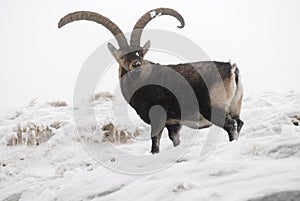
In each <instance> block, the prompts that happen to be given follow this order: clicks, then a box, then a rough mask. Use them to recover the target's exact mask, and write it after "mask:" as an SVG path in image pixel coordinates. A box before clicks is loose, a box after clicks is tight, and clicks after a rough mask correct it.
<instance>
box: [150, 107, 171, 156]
mask: <svg viewBox="0 0 300 201" xmlns="http://www.w3.org/2000/svg"><path fill="white" fill-rule="evenodd" d="M149 117H150V120H151V139H152V147H151V153H152V154H155V153H158V152H159V144H160V137H161V134H162V132H163V130H164V128H165V125H166V119H167V115H166V111H165V110H164V108H163V107H161V106H159V105H155V106H153V107H151V109H150V111H149Z"/></svg>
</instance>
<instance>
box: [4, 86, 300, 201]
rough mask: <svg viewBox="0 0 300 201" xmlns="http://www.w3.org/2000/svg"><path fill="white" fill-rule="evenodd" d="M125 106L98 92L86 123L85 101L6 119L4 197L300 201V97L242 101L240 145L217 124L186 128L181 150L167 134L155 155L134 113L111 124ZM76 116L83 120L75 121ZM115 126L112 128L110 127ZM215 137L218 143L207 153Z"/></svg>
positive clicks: (13, 113)
mask: <svg viewBox="0 0 300 201" xmlns="http://www.w3.org/2000/svg"><path fill="white" fill-rule="evenodd" d="M106 95H107V94H106ZM122 101H123V100H116V101H112V98H111V97H110V96H104V98H101V94H100V95H99V96H98V97H97V98H95V99H91V100H89V101H88V104H87V105H88V106H91V107H92V108H93V109H94V114H95V116H96V117H97V124H95V123H94V122H91V121H89V119H88V118H86V117H87V116H88V115H85V114H87V112H88V111H89V110H88V109H86V108H84V107H85V106H84V105H83V106H80V107H79V108H72V106H69V105H66V104H62V105H61V106H59V104H58V105H56V106H55V104H50V103H39V102H35V103H34V104H30V105H29V106H28V107H22V108H17V109H13V110H10V111H8V112H6V113H2V114H1V115H0V165H1V166H0V200H19V199H20V200H149V201H150V200H151V201H152V200H161V201H165V200H231V201H234V200H263V199H267V198H268V199H270V200H276V199H277V200H279V199H281V200H284V199H286V200H287V199H288V198H290V199H292V198H294V199H295V200H296V198H298V199H299V192H300V173H299V169H300V127H299V126H295V125H294V124H293V121H298V119H297V117H299V113H300V94H299V93H297V92H293V91H291V92H286V93H275V92H270V93H263V94H256V95H249V96H247V97H245V98H244V102H243V110H242V119H243V120H244V122H245V125H244V127H243V129H242V132H241V134H240V138H239V140H238V141H235V142H231V143H230V142H228V137H227V134H226V133H225V132H224V131H223V130H221V129H219V128H217V127H213V128H211V129H214V130H213V131H217V132H213V133H211V132H209V131H210V130H209V129H203V130H199V131H196V135H193V133H195V130H191V129H188V128H183V129H182V132H181V144H180V145H179V146H178V147H176V148H174V147H172V143H171V141H170V140H169V139H168V137H167V133H166V131H164V133H163V137H162V140H161V151H160V153H159V154H156V155H151V154H150V153H149V151H150V145H151V141H150V139H149V137H150V133H149V126H148V125H146V124H144V123H143V122H142V121H141V120H140V119H139V118H138V117H137V115H136V114H135V112H134V111H133V110H132V109H129V114H130V121H131V123H129V122H120V121H117V120H116V119H115V118H114V116H113V112H112V104H120V106H121V105H122V104H123V102H122ZM57 103H59V101H57ZM73 109H74V110H73ZM73 111H79V112H80V114H82V116H80V119H79V120H80V123H79V124H77V125H75V123H74V116H73ZM121 119H122V118H121ZM109 123H111V124H112V125H113V126H112V127H113V129H112V130H109V128H110V127H109V126H107V127H106V129H107V130H105V129H104V130H103V128H104V127H103V126H104V125H109ZM18 128H19V129H22V135H20V134H19V135H18V134H17V132H18ZM30 129H31V130H32V131H34V135H28V133H29V132H30ZM37 129H39V132H36V131H37ZM122 132H123V134H122V137H121V133H122ZM106 133H109V134H110V135H109V137H108V138H106V137H105V134H106ZM211 134H215V136H216V137H217V138H216V139H215V142H214V143H215V144H216V145H215V146H214V147H213V150H211V151H209V150H208V153H209V154H208V155H207V156H206V157H200V156H201V153H202V152H201V151H203V150H201V148H202V147H203V144H204V143H205V142H207V141H206V138H207V137H208V135H211ZM19 137H21V138H22V139H19ZM23 138H24V139H23ZM213 139H214V138H213ZM26 142H27V145H26ZM37 142H38V144H37ZM209 143H211V142H209ZM214 143H212V144H214ZM264 196H266V197H264ZM297 196H298V197H297Z"/></svg>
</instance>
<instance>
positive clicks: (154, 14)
mask: <svg viewBox="0 0 300 201" xmlns="http://www.w3.org/2000/svg"><path fill="white" fill-rule="evenodd" d="M149 14H150V16H151V18H155V17H159V16H161V13H160V12H159V13H156V11H155V10H153V11H150V12H149Z"/></svg>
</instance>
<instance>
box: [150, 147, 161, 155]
mask: <svg viewBox="0 0 300 201" xmlns="http://www.w3.org/2000/svg"><path fill="white" fill-rule="evenodd" d="M151 153H152V154H158V153H159V149H158V148H156V147H152V149H151Z"/></svg>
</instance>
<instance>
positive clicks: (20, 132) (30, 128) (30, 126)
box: [6, 121, 62, 146]
mask: <svg viewBox="0 0 300 201" xmlns="http://www.w3.org/2000/svg"><path fill="white" fill-rule="evenodd" d="M61 127H62V123H61V122H59V121H55V122H53V123H51V124H50V125H43V124H37V123H34V122H27V123H26V124H24V125H21V123H18V124H17V125H16V127H15V128H13V130H12V133H13V135H11V136H10V138H9V139H8V140H7V143H6V145H7V146H14V145H18V144H22V145H25V146H30V145H35V146H38V145H39V144H40V143H42V142H44V141H48V139H49V138H51V137H52V136H53V135H54V134H55V131H56V130H57V129H59V128H61Z"/></svg>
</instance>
